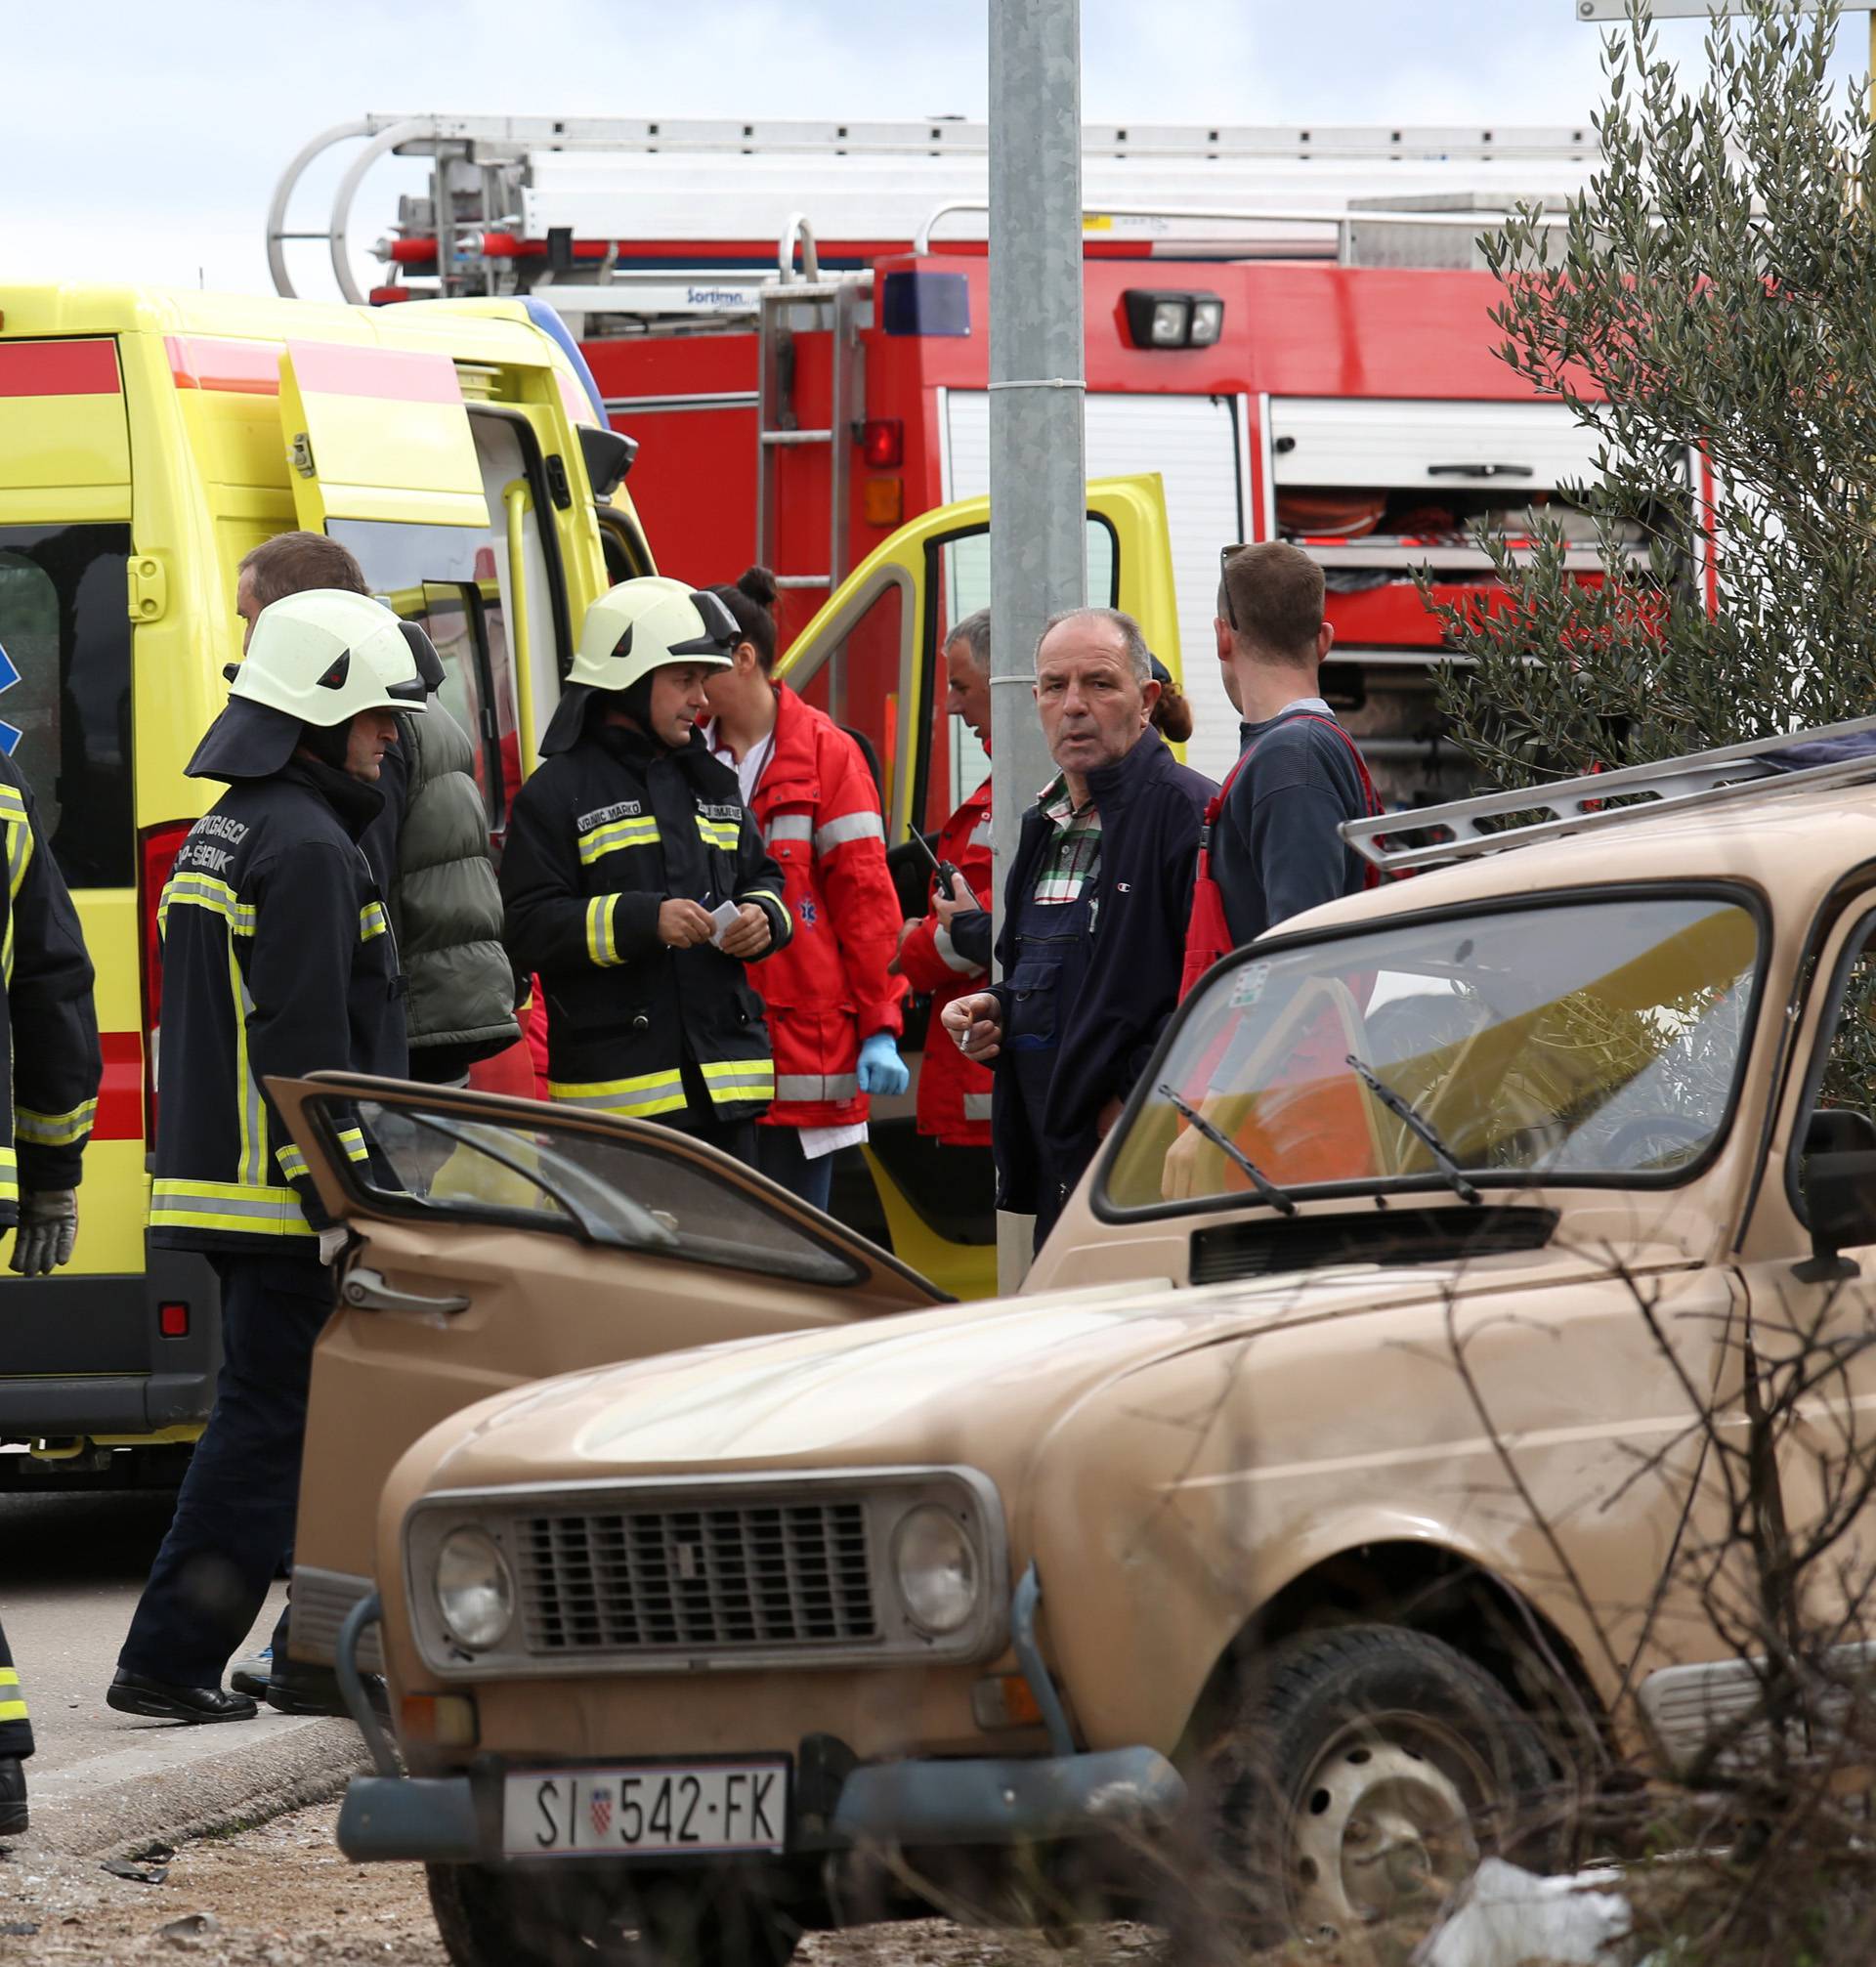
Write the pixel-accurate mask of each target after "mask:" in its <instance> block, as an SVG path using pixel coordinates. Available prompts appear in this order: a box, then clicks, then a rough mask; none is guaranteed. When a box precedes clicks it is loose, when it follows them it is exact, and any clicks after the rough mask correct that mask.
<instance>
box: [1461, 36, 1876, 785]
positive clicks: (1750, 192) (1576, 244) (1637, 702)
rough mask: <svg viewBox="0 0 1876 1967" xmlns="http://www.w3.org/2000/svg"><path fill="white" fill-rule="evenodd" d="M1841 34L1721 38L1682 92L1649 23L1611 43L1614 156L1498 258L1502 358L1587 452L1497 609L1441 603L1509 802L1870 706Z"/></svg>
mask: <svg viewBox="0 0 1876 1967" xmlns="http://www.w3.org/2000/svg"><path fill="white" fill-rule="evenodd" d="M1835 30H1836V21H1835V19H1834V18H1833V16H1832V15H1831V14H1830V13H1828V12H1825V13H1819V14H1814V15H1802V14H1799V13H1797V12H1796V11H1795V10H1794V9H1793V8H1791V7H1790V6H1789V4H1787V0H1757V4H1756V6H1755V10H1754V13H1753V14H1752V16H1751V17H1750V18H1749V19H1746V20H1743V21H1737V22H1735V21H1730V20H1721V21H1716V22H1715V23H1714V24H1713V26H1712V28H1711V29H1710V31H1709V34H1708V40H1707V48H1708V55H1709V72H1708V75H1707V77H1706V79H1705V80H1704V82H1702V83H1701V84H1700V85H1699V86H1698V87H1694V86H1691V85H1690V84H1689V83H1688V82H1687V81H1685V80H1684V78H1683V77H1682V76H1681V74H1680V73H1679V72H1678V71H1677V69H1676V68H1675V67H1674V66H1673V64H1670V63H1669V62H1667V61H1666V60H1665V59H1664V58H1663V57H1662V56H1661V54H1660V51H1659V46H1658V42H1657V38H1656V35H1655V32H1654V29H1653V27H1652V24H1651V23H1650V21H1649V20H1648V18H1647V15H1646V12H1645V9H1642V10H1640V11H1638V12H1637V13H1636V14H1634V15H1632V16H1631V18H1630V20H1629V21H1628V23H1627V24H1626V26H1625V27H1623V28H1621V29H1619V30H1617V31H1615V32H1613V33H1612V34H1611V35H1610V36H1609V38H1608V40H1607V42H1606V44H1605V47H1604V52H1603V65H1604V69H1605V72H1606V74H1607V77H1608V101H1607V106H1606V107H1605V108H1604V109H1603V111H1602V112H1601V114H1600V115H1599V118H1598V128H1599V134H1600V138H1601V151H1602V162H1601V164H1600V167H1599V169H1598V170H1597V172H1596V173H1595V175H1594V176H1593V177H1592V178H1591V180H1590V182H1589V185H1588V188H1587V190H1586V191H1585V192H1583V193H1582V194H1581V195H1580V196H1578V197H1576V198H1574V199H1572V200H1571V202H1570V204H1569V206H1568V210H1567V214H1566V216H1565V218H1564V219H1563V221H1562V222H1561V223H1557V222H1556V219H1555V217H1553V218H1552V219H1550V220H1548V221H1547V219H1546V217H1545V216H1544V214H1543V213H1542V212H1541V211H1539V210H1538V209H1536V208H1531V207H1524V208H1520V209H1519V211H1518V212H1517V214H1516V215H1515V216H1514V218H1513V219H1512V220H1511V221H1510V222H1509V223H1508V224H1507V225H1506V226H1505V227H1504V228H1503V230H1502V231H1500V232H1498V233H1496V234H1494V235H1489V236H1488V238H1487V239H1486V241H1485V242H1484V246H1485V251H1486V254H1487V257H1488V260H1489V264H1490V265H1491V267H1492V270H1493V271H1494V272H1495V273H1496V274H1497V275H1498V276H1499V278H1500V279H1501V281H1502V282H1503V287H1504V292H1503V297H1502V299H1501V301H1500V303H1499V304H1498V306H1497V308H1496V309H1495V311H1494V320H1495V321H1496V323H1497V325H1498V327H1499V329H1500V330H1501V332H1502V334H1503V337H1504V339H1503V343H1502V345H1501V347H1500V350H1499V353H1500V354H1501V356H1502V357H1503V359H1504V361H1505V362H1506V363H1508V364H1509V365H1510V366H1511V367H1512V368H1513V369H1514V370H1515V371H1516V373H1517V374H1518V375H1520V376H1521V377H1523V378H1524V379H1525V380H1526V381H1528V382H1529V383H1531V384H1532V385H1534V386H1535V387H1536V388H1537V389H1538V390H1539V391H1541V392H1542V393H1544V394H1545V395H1546V396H1549V397H1551V398H1554V399H1560V400H1561V401H1562V402H1563V403H1565V404H1567V405H1568V406H1570V408H1571V409H1572V410H1573V411H1574V412H1575V414H1576V416H1577V417H1578V418H1579V419H1580V420H1581V421H1582V423H1584V424H1585V425H1587V426H1588V427H1589V428H1590V429H1591V430H1592V431H1593V432H1594V433H1595V436H1596V466H1597V471H1598V474H1599V475H1598V476H1597V477H1596V478H1594V479H1593V480H1591V481H1590V482H1588V483H1586V484H1584V485H1581V486H1577V487H1570V488H1566V489H1565V490H1566V492H1567V494H1568V497H1569V499H1570V500H1571V502H1573V503H1575V504H1577V505H1580V506H1581V508H1582V512H1581V514H1580V515H1577V516H1575V519H1574V533H1575V535H1576V536H1575V538H1574V540H1573V542H1572V543H1574V544H1575V545H1576V546H1577V548H1578V550H1579V555H1580V551H1581V547H1582V545H1583V544H1584V538H1583V535H1586V534H1587V535H1593V537H1594V541H1595V544H1596V547H1597V549H1598V554H1599V559H1600V562H1601V573H1600V575H1599V576H1597V575H1595V574H1592V575H1591V576H1590V577H1589V578H1587V579H1585V578H1582V577H1579V575H1578V574H1577V573H1575V572H1572V571H1570V570H1569V569H1568V568H1566V566H1565V561H1564V555H1565V551H1566V540H1565V529H1564V527H1563V526H1562V525H1561V524H1560V523H1559V519H1560V516H1561V515H1560V512H1559V508H1558V507H1557V506H1556V505H1553V506H1552V507H1550V508H1549V509H1548V511H1547V512H1545V513H1542V514H1540V517H1539V519H1538V522H1537V526H1536V536H1537V544H1536V546H1535V549H1534V551H1533V552H1531V553H1530V554H1529V555H1528V557H1527V558H1525V559H1524V561H1523V564H1519V562H1518V561H1516V560H1514V555H1513V553H1512V551H1511V549H1510V548H1509V547H1508V546H1507V545H1506V544H1505V543H1504V541H1503V539H1502V538H1501V539H1496V540H1495V539H1493V538H1492V537H1490V536H1489V535H1487V536H1486V539H1485V543H1486V544H1487V546H1488V547H1489V548H1490V550H1491V551H1492V553H1493V556H1494V559H1495V562H1496V565H1497V572H1498V575H1499V577H1500V579H1501V580H1502V582H1503V585H1504V589H1505V592H1504V594H1503V595H1501V596H1498V597H1495V598H1494V601H1493V603H1492V605H1491V607H1490V608H1489V609H1488V608H1487V607H1486V606H1485V605H1483V604H1480V603H1475V604H1472V605H1468V606H1460V607H1441V608H1440V609H1439V611H1438V612H1439V613H1440V615H1441V618H1442V622H1443V626H1444V628H1445V630H1446V633H1447V635H1448V638H1449V640H1450V642H1451V645H1452V646H1453V648H1454V650H1455V652H1456V653H1457V654H1459V655H1460V656H1463V657H1465V658H1468V659H1470V661H1469V663H1454V664H1452V665H1450V666H1449V667H1447V668H1446V669H1445V671H1444V672H1443V674H1442V680H1441V707H1442V710H1443V711H1444V713H1445V715H1446V717H1447V719H1448V720H1449V723H1450V727H1451V732H1452V736H1453V738H1454V739H1455V741H1456V742H1457V743H1458V744H1459V745H1460V747H1461V748H1463V749H1464V750H1465V752H1466V753H1467V754H1468V755H1469V756H1470V758H1471V762H1472V764H1473V765H1474V767H1475V769H1476V772H1477V776H1478V777H1479V778H1480V779H1481V780H1482V781H1483V782H1484V783H1486V784H1488V785H1491V786H1494V787H1501V788H1507V789H1509V788H1514V787H1519V786H1525V785H1532V784H1536V783H1540V782H1542V781H1544V780H1547V779H1551V778H1555V777H1559V776H1570V775H1573V774H1576V773H1580V772H1584V771H1588V770H1591V769H1594V768H1596V767H1598V766H1602V767H1613V766H1617V765H1623V764H1637V763H1643V762H1647V761H1649V760H1653V759H1657V758H1663V757H1671V756H1673V755H1675V754H1677V753H1680V752H1684V751H1688V750H1697V749H1701V748H1707V747H1710V746H1716V745H1724V744H1728V743H1734V742H1737V741H1740V740H1744V739H1748V738H1757V737H1766V736H1773V735H1776V734H1778V733H1781V732H1784V731H1788V730H1792V729H1796V728H1800V727H1804V726H1811V725H1817V724H1823V723H1828V722H1832V721H1835V720H1838V719H1841V718H1845V717H1852V716H1858V715H1863V714H1868V713H1870V712H1876V632H1873V630H1876V527H1873V526H1872V519H1873V518H1876V212H1872V208H1871V204H1870V202H1869V197H1868V196H1867V195H1866V187H1868V185H1869V171H1870V167H1871V162H1872V158H1871V150H1870V137H1871V125H1870V116H1869V112H1868V109H1867V107H1865V103H1864V99H1863V97H1862V95H1861V93H1860V92H1855V93H1854V94H1852V95H1850V96H1848V97H1844V96H1842V95H1841V92H1834V91H1833V89H1832V86H1831V84H1830V82H1829V79H1828V61H1829V56H1830V52H1831V48H1832V45H1833V40H1834V36H1835Z"/></svg>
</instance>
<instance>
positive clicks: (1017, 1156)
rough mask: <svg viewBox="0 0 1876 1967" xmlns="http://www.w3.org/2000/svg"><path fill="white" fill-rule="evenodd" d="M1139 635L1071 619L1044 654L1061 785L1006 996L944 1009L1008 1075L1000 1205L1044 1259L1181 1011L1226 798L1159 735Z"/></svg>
mask: <svg viewBox="0 0 1876 1967" xmlns="http://www.w3.org/2000/svg"><path fill="white" fill-rule="evenodd" d="M1152 664H1153V658H1152V654H1151V652H1150V651H1149V650H1148V649H1147V646H1146V640H1145V638H1144V637H1143V636H1142V635H1141V633H1140V628H1139V623H1138V622H1136V621H1135V620H1133V618H1132V617H1131V616H1130V615H1123V614H1121V613H1120V612H1119V610H1117V609H1112V608H1078V609H1075V610H1073V611H1072V612H1071V613H1069V614H1066V615H1058V616H1056V617H1055V618H1054V620H1051V621H1050V622H1049V623H1048V625H1047V626H1046V627H1045V629H1044V631H1043V637H1042V640H1041V642H1040V643H1039V644H1038V645H1037V649H1036V708H1037V713H1038V715H1039V716H1040V717H1041V719H1042V725H1043V733H1044V736H1045V737H1046V739H1047V740H1048V748H1049V752H1050V755H1051V756H1052V757H1053V758H1054V760H1055V763H1056V766H1057V767H1058V772H1057V776H1056V778H1055V779H1054V780H1053V781H1052V782H1051V783H1050V784H1049V785H1048V786H1047V787H1046V788H1045V790H1044V791H1043V793H1042V796H1041V797H1040V798H1039V799H1038V800H1037V801H1036V804H1035V805H1034V806H1032V807H1031V808H1030V810H1029V811H1028V812H1027V813H1026V814H1024V816H1023V827H1022V834H1021V837H1020V839H1019V841H1018V843H1017V848H1016V858H1015V860H1014V862H1013V863H1012V864H1011V867H1010V873H1009V881H1008V885H1007V887H1006V888H1005V890H1004V894H1003V912H1004V913H1003V922H1002V934H1001V935H1000V936H999V938H998V942H997V960H998V962H1000V963H1001V964H1002V979H1003V980H1002V983H1001V984H998V985H996V986H995V987H994V988H992V989H990V990H984V991H977V992H974V993H972V994H971V995H970V996H968V997H960V998H959V999H957V1000H956V1001H955V1002H954V1003H952V1004H950V1005H947V1006H946V1007H945V1012H944V1023H945V1028H946V1029H947V1030H948V1031H949V1032H951V1034H952V1036H953V1037H954V1038H955V1039H957V1041H958V1042H959V1046H960V1047H961V1048H962V1049H963V1052H964V1055H965V1057H967V1058H974V1059H978V1060H987V1061H994V1062H995V1065H996V1073H997V1085H996V1094H995V1101H994V1106H993V1114H992V1121H991V1133H992V1145H993V1147H994V1149H995V1151H996V1157H997V1187H998V1196H997V1200H998V1206H999V1207H1000V1208H1003V1209H1010V1210H1016V1211H1020V1212H1024V1213H1033V1214H1034V1216H1035V1218H1036V1247H1037V1248H1038V1249H1039V1250H1040V1249H1041V1248H1042V1246H1043V1243H1044V1241H1045V1239H1046V1237H1047V1235H1048V1232H1049V1230H1050V1229H1051V1228H1052V1227H1053V1226H1054V1223H1055V1219H1056V1218H1057V1217H1058V1216H1059V1215H1060V1214H1061V1211H1062V1205H1063V1204H1064V1203H1065V1202H1066V1201H1067V1200H1068V1197H1069V1194H1070V1192H1071V1191H1072V1190H1073V1189H1074V1187H1075V1184H1076V1183H1077V1182H1078V1181H1079V1180H1080V1179H1081V1177H1082V1175H1083V1172H1084V1171H1085V1170H1086V1169H1087V1164H1088V1163H1089V1162H1090V1161H1091V1160H1092V1159H1093V1158H1094V1150H1095V1149H1096V1148H1097V1147H1098V1146H1099V1145H1100V1142H1101V1137H1102V1136H1103V1135H1104V1134H1105V1133H1107V1131H1108V1129H1109V1128H1111V1127H1112V1126H1113V1124H1114V1122H1115V1120H1116V1119H1117V1118H1118V1117H1119V1115H1120V1111H1121V1105H1122V1102H1123V1101H1124V1100H1125V1099H1126V1098H1127V1095H1128V1094H1129V1093H1130V1091H1131V1090H1132V1088H1133V1083H1134V1081H1135V1080H1136V1079H1138V1078H1139V1076H1140V1074H1141V1073H1142V1072H1143V1071H1144V1070H1145V1068H1146V1063H1147V1060H1148V1058H1149V1057H1150V1056H1151V1055H1152V1051H1153V1048H1154V1046H1155V1045H1156V1044H1157V1043H1158V1040H1159V1036H1160V1032H1161V1030H1162V1029H1163V1028H1164V1026H1165V1024H1166V1021H1167V1019H1168V1018H1169V1017H1170V1016H1171V1015H1172V1007H1173V1005H1176V1004H1177V1003H1178V998H1179V971H1180V965H1181V962H1182V960H1183V955H1184V949H1185V929H1186V921H1187V919H1188V917H1189V916H1190V914H1191V909H1192V879H1193V874H1194V871H1195V869H1196V866H1197V863H1198V854H1199V831H1200V827H1201V825H1202V824H1203V821H1204V816H1205V807H1206V802H1207V801H1208V800H1209V799H1210V798H1211V796H1212V794H1213V793H1214V792H1215V791H1216V790H1217V789H1216V788H1215V786H1214V785H1213V784H1212V782H1211V780H1210V779H1207V778H1204V777H1203V776H1201V775H1200V774H1199V773H1197V772H1192V771H1188V770H1187V769H1186V768H1185V766H1183V765H1181V764H1180V763H1179V762H1178V760H1177V759H1176V758H1174V757H1173V755H1172V752H1171V751H1170V750H1169V749H1168V748H1167V747H1166V744H1165V742H1164V741H1163V740H1162V739H1161V737H1160V734H1159V733H1158V732H1157V731H1156V730H1154V729H1153V726H1152V717H1153V706H1154V703H1155V702H1156V701H1157V699H1158V697H1159V694H1160V686H1159V684H1158V683H1156V682H1155V681H1154V680H1153V674H1152Z"/></svg>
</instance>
